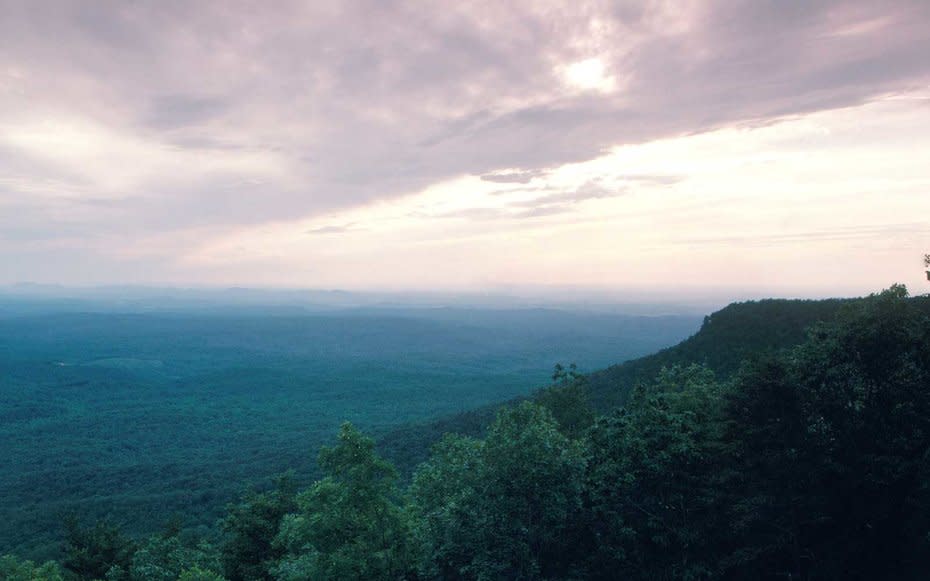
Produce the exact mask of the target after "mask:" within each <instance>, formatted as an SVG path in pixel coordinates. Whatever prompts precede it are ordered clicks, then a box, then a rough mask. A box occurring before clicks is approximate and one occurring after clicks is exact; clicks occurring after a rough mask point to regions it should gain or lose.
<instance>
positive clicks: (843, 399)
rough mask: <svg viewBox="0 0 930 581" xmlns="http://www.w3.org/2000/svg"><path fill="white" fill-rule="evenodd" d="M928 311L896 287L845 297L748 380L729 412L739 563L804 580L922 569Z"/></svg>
mask: <svg viewBox="0 0 930 581" xmlns="http://www.w3.org/2000/svg"><path fill="white" fill-rule="evenodd" d="M922 307H923V308H922ZM925 307H926V302H925V300H914V299H911V300H909V299H907V291H906V290H905V289H904V287H901V286H894V287H892V288H890V289H888V290H887V291H885V292H883V293H881V294H879V295H875V296H872V297H870V298H868V299H867V300H864V301H860V302H857V303H853V304H850V305H848V307H847V308H845V309H844V310H843V312H842V313H841V314H840V317H839V318H838V319H837V321H836V322H835V323H833V324H831V325H821V326H818V327H816V328H815V329H814V330H813V331H812V334H811V338H810V340H809V341H808V342H807V343H806V344H805V345H803V346H801V347H799V348H798V349H796V350H794V351H793V352H792V353H791V354H790V355H787V356H784V357H782V358H780V359H778V360H776V361H775V362H770V363H767V364H765V365H761V366H759V365H757V366H755V367H754V368H751V369H750V370H749V371H748V372H747V373H745V374H744V375H743V377H741V378H740V380H739V389H738V390H737V392H736V394H735V396H734V400H733V404H732V407H731V414H730V415H731V419H732V422H733V426H734V433H733V434H732V438H733V439H734V440H735V441H736V443H737V446H738V447H739V449H740V457H741V458H742V465H741V466H740V473H741V474H742V475H743V487H742V489H741V490H739V492H740V493H741V494H740V496H741V497H742V501H741V502H740V503H739V504H737V505H736V508H737V511H736V512H737V515H738V516H739V517H740V518H741V520H742V528H743V529H744V530H743V531H741V533H742V534H741V535H740V538H741V539H744V540H745V541H748V542H747V543H745V544H744V546H743V547H741V551H740V552H739V553H738V554H737V557H738V558H739V562H740V564H742V565H748V566H749V567H751V568H753V569H755V570H759V569H763V568H764V569H767V570H770V571H781V572H783V574H786V575H791V576H794V577H796V578H814V577H816V578H847V579H850V578H862V579H870V578H881V577H884V578H896V579H906V578H914V577H915V575H917V574H919V572H921V571H926V568H927V567H928V565H930V550H928V549H930V546H928V545H927V541H926V536H925V534H926V531H928V530H930V496H928V495H927V492H928V491H927V482H928V478H930V317H928V316H927V311H926V308H925ZM774 531H777V532H774ZM747 545H748V546H747Z"/></svg>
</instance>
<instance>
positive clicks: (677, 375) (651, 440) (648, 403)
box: [585, 365, 726, 579]
mask: <svg viewBox="0 0 930 581" xmlns="http://www.w3.org/2000/svg"><path fill="white" fill-rule="evenodd" d="M720 402H721V387H720V385H719V384H718V383H717V382H716V381H715V380H714V377H713V373H711V372H710V371H709V370H707V369H706V368H704V367H701V366H696V365H694V366H690V367H686V368H680V367H673V368H671V369H665V370H663V371H662V372H661V373H660V375H659V377H658V378H657V380H656V382H655V383H654V384H653V385H651V386H649V387H640V388H639V389H638V390H637V391H636V392H635V394H634V396H633V398H632V401H631V402H630V404H629V405H628V406H627V407H626V408H624V409H621V410H618V411H617V412H615V413H614V414H611V415H610V416H607V417H604V418H601V419H600V420H599V421H598V422H597V424H596V425H595V426H594V427H593V428H592V429H591V431H590V433H589V438H588V470H587V475H586V495H585V496H586V506H587V510H588V514H589V523H590V527H591V529H592V531H593V536H594V541H593V545H594V547H593V551H592V563H591V570H590V573H591V574H592V575H593V576H594V577H597V578H603V579H610V578H615V576H616V575H617V574H618V572H624V574H625V576H628V577H635V576H637V575H638V576H642V577H645V578H649V579H704V578H716V577H717V576H718V575H719V573H718V571H717V562H718V560H719V559H718V555H717V554H716V551H715V547H714V546H713V542H714V540H715V538H719V536H718V535H717V534H715V533H717V531H718V528H719V526H720V523H719V522H718V520H719V519H718V518H717V514H718V510H717V509H718V504H719V502H720V499H719V497H718V495H717V490H718V488H719V477H720V475H721V473H722V472H721V471H722V468H723V467H724V465H725V459H726V456H725V454H724V452H723V449H722V444H721V433H722V430H723V418H722V415H721V404H720Z"/></svg>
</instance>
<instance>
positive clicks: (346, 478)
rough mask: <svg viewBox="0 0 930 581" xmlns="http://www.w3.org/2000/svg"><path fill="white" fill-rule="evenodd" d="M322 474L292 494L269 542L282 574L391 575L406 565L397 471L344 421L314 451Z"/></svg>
mask: <svg viewBox="0 0 930 581" xmlns="http://www.w3.org/2000/svg"><path fill="white" fill-rule="evenodd" d="M319 464H320V467H321V468H322V470H323V472H324V473H325V474H326V477H325V478H323V479H322V480H319V481H317V482H316V483H314V484H313V486H311V487H310V489H309V490H307V491H305V492H303V493H301V494H300V495H299V496H298V498H297V512H296V513H295V514H291V515H288V516H287V517H285V519H284V521H283V523H282V525H281V532H280V534H279V535H278V538H277V540H276V546H279V547H281V548H282V549H283V551H284V557H283V558H282V559H281V561H280V563H279V564H278V565H277V567H275V575H276V577H277V578H278V579H281V580H293V581H298V580H306V579H314V580H327V579H333V580H340V579H342V580H353V579H357V580H363V579H371V580H378V579H398V578H401V577H403V576H404V575H405V574H406V573H407V572H408V571H409V570H410V569H411V568H412V559H411V553H410V527H409V523H408V519H407V517H406V514H405V512H404V511H403V508H402V507H401V505H400V504H399V503H398V501H397V498H398V492H397V489H396V480H397V472H396V470H395V469H394V467H393V466H392V465H391V464H390V463H389V462H387V461H385V460H383V459H382V458H380V457H379V456H378V455H377V454H376V453H375V450H374V442H373V441H372V440H371V439H370V438H367V437H365V436H363V435H362V434H361V433H360V432H359V431H358V430H356V429H355V428H354V427H353V426H352V425H351V424H349V423H348V422H346V423H344V424H343V425H342V428H341V429H340V431H339V442H338V444H337V445H336V446H334V447H332V448H328V447H327V448H323V449H322V450H321V451H320V457H319Z"/></svg>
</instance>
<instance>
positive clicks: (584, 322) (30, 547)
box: [0, 297, 699, 561]
mask: <svg viewBox="0 0 930 581" xmlns="http://www.w3.org/2000/svg"><path fill="white" fill-rule="evenodd" d="M59 308H61V309H62V310H74V311H80V309H81V308H82V306H81V305H80V304H75V305H56V306H54V308H52V307H45V308H44V310H43V309H42V308H38V307H37V308H34V309H32V310H31V311H29V312H22V311H17V310H15V305H11V304H10V302H8V299H6V298H4V297H0V466H3V467H4V469H3V470H0V498H2V499H4V502H2V503H0V553H4V552H14V553H16V554H19V555H21V556H23V557H27V558H30V559H33V560H34V561H43V560H45V559H48V558H61V554H60V552H59V547H60V545H61V541H62V531H61V527H60V521H61V515H62V514H63V513H66V512H70V511H76V512H78V513H80V514H81V516H82V517H83V518H84V519H86V520H87V522H93V521H96V520H98V519H101V518H106V517H107V516H109V517H111V518H112V519H114V520H115V521H118V522H120V523H121V524H122V525H123V526H124V527H125V531H126V533H127V534H130V535H133V536H137V537H144V536H147V535H150V534H153V533H155V532H157V531H158V529H159V526H160V525H161V523H162V521H163V520H164V516H165V515H166V514H173V513H181V514H184V515H185V526H186V527H187V529H188V531H189V532H196V533H198V534H203V533H204V532H205V531H206V530H207V529H209V528H210V527H212V526H213V525H214V523H215V522H216V520H217V519H219V518H221V517H222V516H223V515H224V508H225V506H226V505H227V504H228V503H229V502H232V501H234V500H235V499H236V498H237V497H238V496H239V494H240V493H241V491H242V490H243V489H244V488H247V487H249V486H257V487H262V486H263V485H264V483H266V482H268V480H269V479H271V478H272V477H273V476H274V475H275V474H279V473H281V472H283V471H285V470H287V469H294V470H295V473H296V474H297V475H298V480H299V482H300V484H301V485H305V484H307V483H309V482H312V481H313V480H314V479H316V478H318V477H319V471H318V468H317V466H316V465H315V451H316V450H317V449H319V447H320V446H321V445H323V444H325V443H326V442H327V441H328V440H329V438H330V437H331V435H332V434H333V433H334V432H335V431H337V430H338V429H339V425H340V423H341V422H342V421H343V420H349V421H352V422H353V423H354V424H355V425H357V426H359V427H360V428H363V429H364V430H365V431H366V432H368V433H371V434H372V435H373V436H381V435H383V434H384V433H386V432H388V431H389V430H391V429H394V428H405V427H407V426H409V425H410V424H411V423H414V424H419V423H422V422H429V421H432V420H433V419H434V418H441V417H446V416H447V415H448V414H455V413H458V412H461V411H463V410H472V409H477V408H480V407H481V406H486V405H490V404H496V403H499V402H501V401H504V400H507V399H509V398H512V397H516V396H522V395H526V394H529V393H530V392H531V391H532V390H533V389H535V388H536V387H538V386H541V385H544V384H545V383H546V381H547V380H548V376H549V374H548V370H549V368H550V366H551V364H552V362H553V361H558V360H562V359H571V360H575V361H578V362H579V363H581V364H583V365H584V366H585V367H586V368H596V367H599V366H603V365H607V364H608V363H611V362H613V361H617V360H622V359H628V358H632V357H638V356H641V355H645V354H647V353H651V352H652V351H654V350H655V349H658V348H660V347H664V346H667V345H671V344H673V343H675V342H676V341H678V340H680V339H681V338H683V337H685V336H687V334H688V333H691V332H692V331H693V330H694V329H695V328H696V327H697V325H698V323H699V318H698V317H696V316H693V315H687V316H669V317H637V316H626V315H615V314H606V315H594V314H591V313H584V312H570V311H563V310H548V309H515V310H506V309H494V308H488V309H485V308H474V309H456V308H401V307H384V308H380V307H379V308H369V309H365V310H360V309H350V310H343V311H330V312H325V313H320V312H315V313H314V312H307V311H302V310H291V311H287V310H284V309H274V310H272V311H271V312H261V311H258V309H255V312H249V311H248V310H245V309H240V310H227V311H222V312H221V311H219V310H217V311H216V312H213V311H212V310H211V311H209V312H205V309H206V308H211V309H212V307H205V308H204V309H201V310H199V311H197V310H195V309H188V310H187V311H186V312H138V307H137V306H136V305H134V304H129V303H121V304H119V305H117V306H115V307H111V308H117V309H120V310H121V311H136V312H128V313H127V312H58V310H57V309H59ZM96 308H98V309H99V308H100V307H96ZM169 308H173V307H169ZM493 417H494V414H493V412H491V413H489V414H487V421H485V420H484V419H481V420H479V421H480V423H481V425H480V429H479V432H480V431H482V430H483V429H484V428H486V426H487V425H488V424H489V423H490V421H491V420H493ZM466 423H467V422H466ZM448 429H458V428H452V427H451V426H450V427H449V428H448ZM444 431H447V428H446V427H445V426H439V427H438V429H436V430H431V431H430V432H429V433H425V434H424V433H422V432H419V431H416V430H409V431H408V430H405V431H403V432H402V433H401V434H400V438H399V439H393V440H392V442H391V444H390V445H388V446H385V447H381V448H379V449H380V450H381V451H382V453H383V454H385V455H386V456H387V457H390V458H391V459H392V461H395V462H396V463H398V465H399V466H402V469H403V471H404V474H405V475H407V476H409V475H410V474H411V473H412V472H413V468H414V467H415V465H416V464H417V463H419V462H420V461H422V460H423V459H424V458H425V457H426V456H427V455H428V453H429V447H430V445H432V444H433V443H434V442H435V441H436V440H438V439H439V437H441V435H442V433H443V432H444ZM308 450H311V451H313V453H308ZM48 499H54V502H49V501H48Z"/></svg>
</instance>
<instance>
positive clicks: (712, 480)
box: [0, 286, 930, 581]
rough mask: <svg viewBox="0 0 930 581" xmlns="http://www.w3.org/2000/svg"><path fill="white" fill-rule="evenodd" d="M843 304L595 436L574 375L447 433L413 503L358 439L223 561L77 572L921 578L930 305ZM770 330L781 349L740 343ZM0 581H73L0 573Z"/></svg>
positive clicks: (175, 528) (74, 565)
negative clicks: (799, 335)
mask: <svg viewBox="0 0 930 581" xmlns="http://www.w3.org/2000/svg"><path fill="white" fill-rule="evenodd" d="M769 306H770V307H771V306H772V305H769ZM782 306H783V305H782ZM835 306H836V309H834V310H833V311H831V312H832V316H831V317H830V320H828V321H825V322H822V323H819V324H815V325H813V326H812V327H811V328H810V329H809V332H808V333H807V335H806V340H804V341H803V342H802V343H801V344H799V345H795V346H791V345H788V346H787V347H788V348H785V349H780V350H776V349H769V348H762V349H760V350H758V351H756V352H755V353H754V354H751V355H750V356H749V357H747V358H746V359H745V360H744V362H743V365H742V366H741V368H740V369H739V370H738V371H735V372H734V371H732V370H731V371H726V369H729V367H728V366H729V363H727V364H726V365H725V366H724V367H725V371H724V372H723V373H721V374H717V373H715V371H714V370H713V368H712V367H711V366H709V365H703V364H686V365H685V364H673V365H669V366H665V367H660V368H659V370H658V372H657V373H656V374H655V376H654V377H653V378H652V380H651V381H648V382H646V381H637V383H636V384H635V387H633V388H631V390H630V391H629V392H628V394H627V395H626V396H625V398H624V404H623V406H622V407H619V408H617V409H614V410H612V411H610V412H609V413H606V414H604V415H601V416H600V417H597V418H594V420H593V421H591V412H590V408H588V407H587V406H586V399H585V395H586V391H587V389H588V387H589V386H588V385H586V383H585V380H584V378H583V377H582V376H580V375H579V374H578V373H577V370H575V369H574V368H571V367H570V368H568V369H565V368H562V367H557V368H556V373H555V376H554V378H553V379H554V385H553V386H551V387H550V388H547V389H545V390H542V391H540V392H539V393H537V394H536V396H535V401H522V402H517V403H514V404H513V405H510V406H505V407H503V408H502V409H500V410H499V411H498V412H497V414H496V417H495V419H494V420H493V421H492V422H491V423H490V425H488V426H487V429H486V430H483V431H477V432H476V433H475V434H474V435H473V436H463V435H459V434H447V435H446V436H445V437H443V438H442V439H441V440H440V441H439V443H437V444H436V445H435V446H434V447H433V450H432V454H431V456H430V457H429V458H428V459H427V460H426V461H425V462H423V463H422V464H421V465H420V466H419V468H418V469H417V470H416V472H415V474H414V476H413V480H412V482H411V483H410V485H409V486H408V488H407V489H406V491H403V490H401V489H400V487H399V485H398V482H399V479H398V473H397V471H396V469H395V468H394V466H393V465H392V464H391V463H390V462H388V461H387V460H385V459H383V458H382V457H380V456H379V455H378V454H377V453H376V451H375V445H374V442H373V440H372V439H370V438H368V437H366V436H363V435H362V434H361V433H360V432H359V431H358V430H356V429H355V428H354V427H353V426H352V425H351V424H348V423H346V424H344V425H343V426H342V428H341V430H340V432H339V437H338V442H337V444H336V445H335V446H334V447H331V448H324V449H323V450H322V451H321V453H320V457H319V466H320V467H321V469H322V470H323V474H324V476H323V478H321V479H320V480H317V481H316V482H315V483H313V484H312V485H311V486H310V487H309V488H307V489H305V490H304V491H303V492H300V493H297V492H296V490H297V485H296V484H295V482H294V481H293V479H291V478H286V477H285V478H282V479H280V480H279V482H278V483H277V485H276V486H275V487H274V488H273V489H270V490H266V491H263V492H259V491H254V490H253V491H251V492H248V493H247V494H246V495H245V496H244V497H243V498H242V499H241V500H240V501H239V502H238V503H234V504H231V505H230V506H229V508H228V514H227V516H226V517H225V518H224V519H223V520H222V521H221V524H220V532H221V536H220V545H219V547H220V555H219V556H217V555H216V554H215V551H214V550H213V549H212V548H211V546H210V545H208V544H206V543H203V542H199V543H198V542H195V540H193V539H192V538H191V537H190V536H185V534H184V533H182V532H181V529H182V527H181V526H180V524H179V523H174V524H172V525H171V526H170V527H169V528H168V530H167V531H165V532H164V533H162V534H160V535H155V536H152V537H149V538H148V539H146V540H143V541H141V542H139V543H134V542H133V541H131V540H129V539H128V538H127V537H126V536H124V535H123V534H122V533H121V532H120V530H119V529H118V528H116V527H115V526H113V525H112V524H109V523H108V522H99V523H98V524H97V525H95V526H93V527H90V528H82V527H81V526H80V525H79V524H78V523H77V522H76V521H75V520H73V519H72V520H70V521H69V522H68V524H67V531H68V534H67V537H68V539H67V543H66V547H65V550H64V554H65V558H64V560H63V564H64V566H65V569H67V572H66V574H69V573H70V574H71V576H72V577H73V578H76V579H79V580H80V579H84V580H91V579H95V580H96V579H100V580H103V581H136V580H138V579H145V580H150V579H151V580H155V581H158V580H163V581H173V580H174V579H178V580H182V581H222V580H223V579H224V578H223V577H221V576H220V575H218V572H219V571H218V563H219V562H220V561H222V563H223V572H224V574H225V578H226V579H229V580H230V581H239V580H242V581H246V580H248V581H252V580H269V579H272V578H276V579H279V580H287V581H306V580H310V579H314V580H316V579H323V580H325V579H349V580H352V579H376V580H377V579H382V580H387V579H451V580H472V579H474V580H485V579H502V578H505V579H519V580H534V581H535V580H543V579H551V580H556V579H560V580H568V579H617V578H624V579H633V580H635V579H643V580H646V579H648V580H699V579H773V580H774V579H785V578H789V579H795V580H802V581H813V580H815V579H854V580H855V579H863V580H864V579H883V578H889V579H901V580H916V579H922V578H924V577H925V576H926V571H927V570H928V569H930V297H918V298H908V296H907V291H906V290H905V289H904V288H903V287H899V286H894V287H892V288H890V289H888V290H887V291H885V292H883V293H880V294H878V295H874V296H871V297H868V298H866V299H863V300H857V301H848V302H844V303H841V304H838V305H835ZM833 307H834V305H832V304H831V306H830V307H829V309H833ZM779 308H780V307H779ZM805 309H807V311H809V312H808V314H809V313H810V312H815V311H816V310H817V309H814V308H810V309H808V308H807V307H805ZM776 310H777V309H776ZM789 318H791V317H789ZM801 318H803V317H801ZM746 320H749V319H746ZM714 325H716V323H715V322H714V321H711V322H710V323H708V324H705V331H706V332H708V333H710V331H707V329H708V328H711V327H713V326H714ZM718 326H719V325H718ZM723 326H724V327H726V325H723ZM776 326H777V325H776ZM788 329H793V327H792V326H791V325H783V326H782V327H781V331H783V332H785V333H786V334H785V337H787V336H789V335H790V336H791V337H793V336H794V335H793V333H794V331H793V330H791V331H790V332H788ZM705 331H702V333H704V332H705ZM753 334H754V336H755V339H753V341H750V343H752V344H754V345H759V344H768V343H767V341H766V340H764V339H763V337H762V334H761V333H760V332H759V331H758V330H753V331H751V332H750V331H748V330H747V331H745V332H744V333H743V334H742V335H741V334H740V333H733V334H732V337H740V336H743V337H746V336H752V335H753ZM776 334H777V333H776ZM727 335H728V334H727V333H722V334H718V335H716V336H718V337H725V336H727ZM711 336H713V334H712V335H711ZM785 337H781V338H776V339H775V342H776V343H777V342H779V341H782V340H785V341H787V339H785ZM792 340H793V339H792ZM686 343H687V342H686ZM691 344H692V347H693V345H695V344H703V345H705V347H706V346H707V345H709V343H707V342H706V341H705V340H704V339H701V340H700V341H692V343H691ZM729 346H730V345H729V343H727V342H724V343H720V344H717V345H716V347H715V348H716V349H718V350H722V349H728V348H729ZM692 347H688V349H691V348H692ZM737 351H738V352H739V350H737ZM731 356H732V354H723V355H717V356H714V357H707V359H708V360H713V361H717V362H721V361H722V362H727V361H729V358H730V357H731ZM661 360H662V359H661V358H660V359H655V360H652V361H651V362H650V363H649V365H653V364H655V363H656V362H658V361H661ZM643 369H645V367H644V368H643ZM476 425H478V424H477V423H476ZM0 578H2V579H11V580H16V581H19V580H20V579H38V580H47V581H61V580H62V579H63V578H64V575H62V573H61V572H60V571H59V570H58V568H57V566H56V565H55V564H54V563H46V564H45V565H40V566H37V565H35V564H34V563H32V562H28V561H19V560H17V559H16V558H13V557H4V558H2V559H0Z"/></svg>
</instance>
